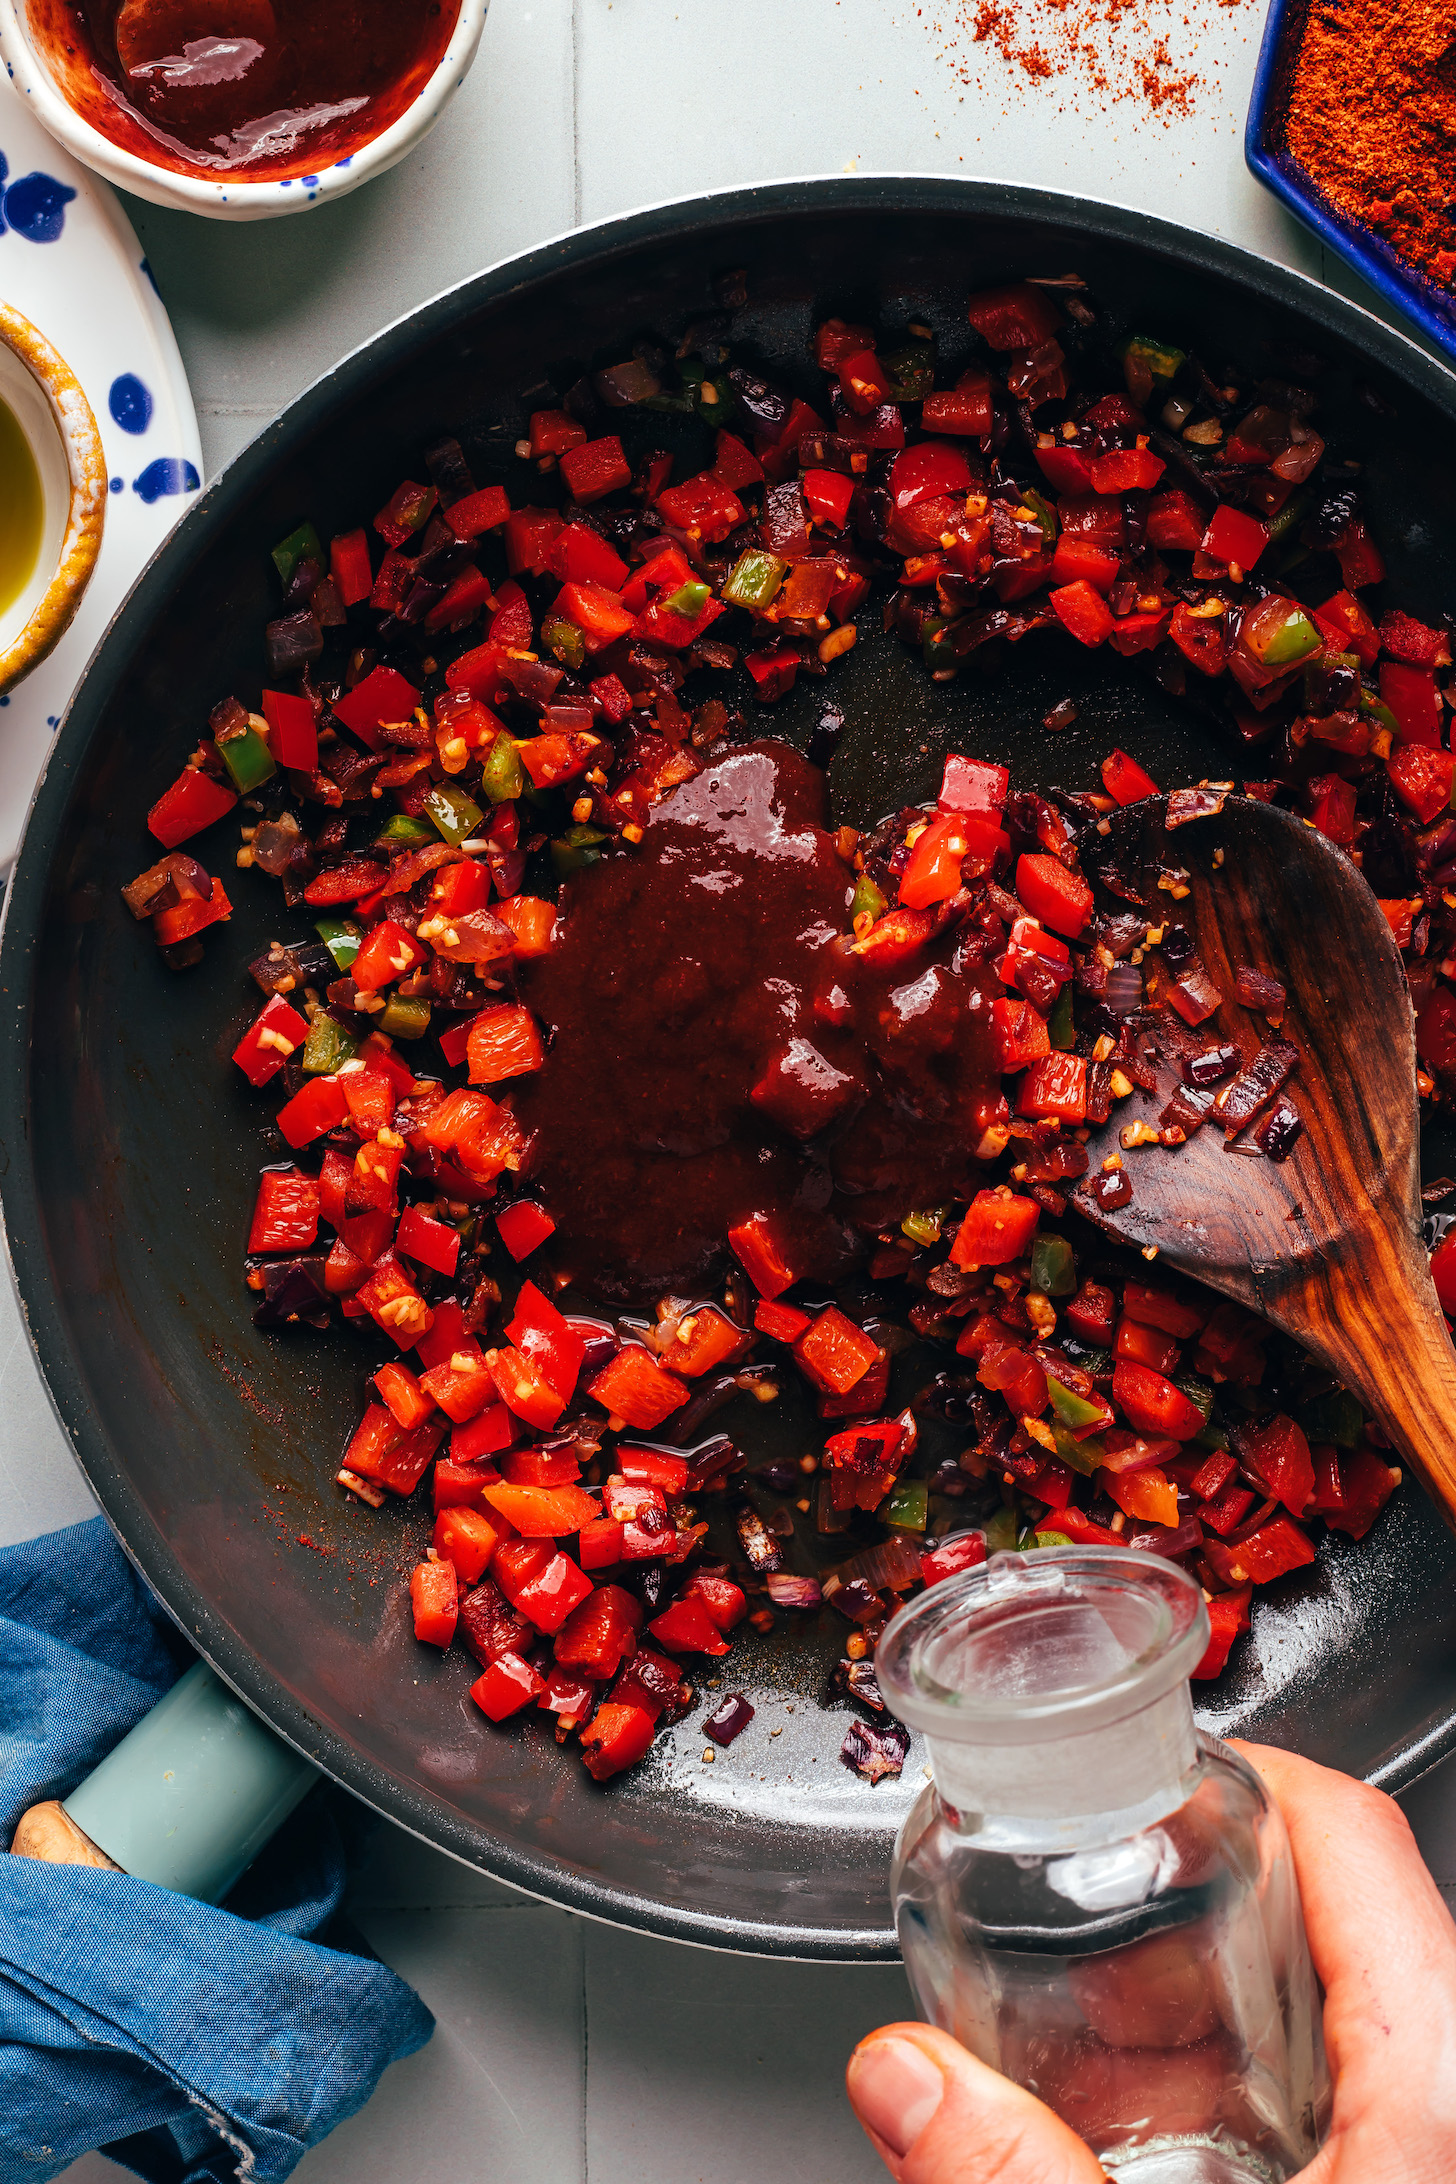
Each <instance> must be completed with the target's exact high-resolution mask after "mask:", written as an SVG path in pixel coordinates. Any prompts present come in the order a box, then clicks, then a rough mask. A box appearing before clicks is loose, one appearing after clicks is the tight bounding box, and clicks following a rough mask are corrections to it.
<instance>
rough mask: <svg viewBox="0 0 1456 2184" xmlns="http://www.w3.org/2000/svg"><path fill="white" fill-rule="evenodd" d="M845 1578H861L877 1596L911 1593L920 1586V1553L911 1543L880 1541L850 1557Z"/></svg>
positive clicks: (907, 1541)
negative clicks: (910, 1591)
mask: <svg viewBox="0 0 1456 2184" xmlns="http://www.w3.org/2000/svg"><path fill="white" fill-rule="evenodd" d="M844 1575H845V1576H846V1577H847V1578H854V1577H862V1578H863V1579H864V1581H865V1583H866V1584H867V1585H873V1587H874V1588H875V1590H876V1592H908V1591H909V1589H910V1587H911V1586H912V1585H917V1584H919V1582H920V1550H919V1548H918V1547H912V1546H911V1544H910V1542H909V1540H908V1539H886V1540H880V1541H879V1542H877V1544H876V1545H875V1546H873V1547H863V1548H861V1550H860V1552H859V1553H858V1554H857V1555H851V1556H850V1558H849V1560H848V1562H846V1563H845V1565H844Z"/></svg>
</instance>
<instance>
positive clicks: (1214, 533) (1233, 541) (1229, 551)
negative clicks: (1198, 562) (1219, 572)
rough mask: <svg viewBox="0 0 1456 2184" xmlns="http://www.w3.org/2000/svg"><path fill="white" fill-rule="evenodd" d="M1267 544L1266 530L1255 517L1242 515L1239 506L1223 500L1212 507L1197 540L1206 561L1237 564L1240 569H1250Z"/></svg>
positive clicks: (1242, 512) (1267, 535) (1267, 534)
mask: <svg viewBox="0 0 1456 2184" xmlns="http://www.w3.org/2000/svg"><path fill="white" fill-rule="evenodd" d="M1268 543H1269V533H1268V531H1267V530H1266V529H1265V527H1264V525H1263V524H1262V523H1260V521H1259V520H1258V518H1257V516H1246V515H1245V514H1244V511H1243V509H1242V508H1230V507H1229V506H1228V504H1227V503H1226V502H1220V503H1219V505H1218V507H1217V508H1215V510H1214V512H1213V515H1212V518H1211V520H1210V522H1209V525H1208V528H1207V530H1206V531H1205V532H1204V534H1203V536H1202V538H1201V539H1200V540H1199V542H1198V544H1199V549H1200V551H1201V552H1203V553H1205V554H1207V555H1208V558H1209V560H1210V561H1221V562H1224V563H1225V564H1227V565H1230V566H1232V565H1234V564H1237V566H1238V567H1239V568H1241V569H1252V568H1253V566H1254V563H1255V562H1256V561H1257V560H1258V558H1259V556H1260V554H1261V553H1262V552H1263V551H1264V548H1265V547H1266V546H1267V545H1268Z"/></svg>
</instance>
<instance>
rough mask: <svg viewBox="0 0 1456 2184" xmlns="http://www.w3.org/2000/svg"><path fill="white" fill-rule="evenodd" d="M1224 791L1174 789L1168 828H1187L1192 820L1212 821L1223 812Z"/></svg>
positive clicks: (1171, 797) (1169, 800) (1165, 822)
mask: <svg viewBox="0 0 1456 2184" xmlns="http://www.w3.org/2000/svg"><path fill="white" fill-rule="evenodd" d="M1227 794H1228V792H1227V790H1223V789H1174V790H1173V791H1172V793H1171V794H1170V796H1169V798H1168V816H1167V818H1166V819H1165V820H1164V822H1163V824H1164V825H1165V826H1167V827H1186V826H1187V825H1188V823H1189V821H1190V820H1192V819H1212V818H1214V817H1215V816H1216V815H1217V814H1218V813H1219V812H1221V811H1222V810H1223V807H1224V798H1225V797H1226V795H1227Z"/></svg>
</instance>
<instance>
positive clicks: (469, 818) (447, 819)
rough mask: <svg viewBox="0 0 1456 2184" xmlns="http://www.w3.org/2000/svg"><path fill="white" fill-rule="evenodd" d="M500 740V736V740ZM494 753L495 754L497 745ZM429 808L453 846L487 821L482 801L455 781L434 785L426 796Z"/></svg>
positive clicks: (498, 740) (458, 845)
mask: <svg viewBox="0 0 1456 2184" xmlns="http://www.w3.org/2000/svg"><path fill="white" fill-rule="evenodd" d="M500 740H501V738H500V737H499V736H497V737H496V742H497V743H499V742H500ZM491 756H492V757H494V756H495V752H494V749H493V748H492V751H491ZM425 810H426V811H427V812H428V814H429V816H430V818H431V819H432V820H433V821H434V823H435V826H436V829H437V830H438V832H439V833H440V834H441V835H442V836H443V837H444V839H445V840H446V841H447V842H448V843H449V844H450V847H451V848H452V849H458V848H459V847H460V844H461V843H462V842H468V841H469V839H470V837H471V835H472V834H473V833H474V832H475V830H476V828H477V827H479V826H483V825H484V824H485V813H484V812H483V811H482V810H481V808H480V806H479V804H476V803H472V801H471V799H470V798H469V797H468V796H467V795H466V793H465V791H464V790H463V789H457V788H456V787H455V785H454V783H453V782H451V781H442V782H440V783H439V785H438V786H437V787H436V788H433V789H431V791H430V793H429V795H428V796H427V797H426V798H425Z"/></svg>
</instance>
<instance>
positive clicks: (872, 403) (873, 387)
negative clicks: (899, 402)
mask: <svg viewBox="0 0 1456 2184" xmlns="http://www.w3.org/2000/svg"><path fill="white" fill-rule="evenodd" d="M839 386H840V391H841V393H842V394H843V396H844V399H845V401H846V403H847V404H848V405H849V407H850V409H851V410H852V411H853V412H854V414H855V416H856V417H868V416H870V415H871V414H872V412H873V411H875V410H877V409H880V408H882V407H883V406H884V404H885V403H887V402H888V401H889V400H890V398H891V394H892V392H893V390H892V388H891V386H890V377H889V374H888V372H887V371H886V370H885V367H884V365H883V364H882V363H881V362H880V360H879V358H878V357H877V356H876V355H875V352H874V350H873V349H872V348H870V349H855V350H853V351H852V352H851V353H850V354H849V355H848V356H844V357H841V358H840V360H839Z"/></svg>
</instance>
